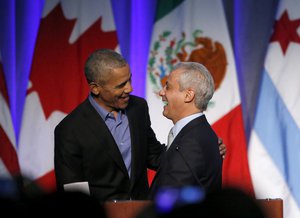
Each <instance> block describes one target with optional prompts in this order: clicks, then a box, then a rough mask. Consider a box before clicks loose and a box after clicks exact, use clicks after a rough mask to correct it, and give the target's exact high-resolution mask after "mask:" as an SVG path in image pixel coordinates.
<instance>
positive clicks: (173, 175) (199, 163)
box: [150, 62, 222, 198]
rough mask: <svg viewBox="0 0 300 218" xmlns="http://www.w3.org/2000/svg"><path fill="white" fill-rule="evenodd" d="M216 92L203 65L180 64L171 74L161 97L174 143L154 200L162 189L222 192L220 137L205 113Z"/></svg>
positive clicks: (160, 171) (158, 175)
mask: <svg viewBox="0 0 300 218" xmlns="http://www.w3.org/2000/svg"><path fill="white" fill-rule="evenodd" d="M213 93H214V81H213V78H212V76H211V74H210V72H209V71H208V70H207V69H206V68H205V67H204V66H203V65H201V64H199V63H194V62H182V63H179V64H178V65H177V66H175V68H174V70H173V71H172V72H171V74H170V75H169V77H168V80H167V82H166V85H165V86H164V87H163V89H162V90H161V91H160V93H159V94H160V96H161V97H162V100H163V102H164V104H165V106H164V110H163V115H164V116H165V117H167V118H168V119H170V120H172V121H173V123H174V127H173V128H172V129H171V135H173V141H172V142H171V143H170V145H168V146H169V147H168V148H167V151H166V152H165V153H164V155H163V157H162V159H161V163H160V166H159V169H158V171H157V173H156V176H155V177H154V180H153V182H152V186H151V195H150V198H153V196H154V195H155V193H156V191H157V190H158V189H159V188H161V187H169V186H171V187H183V186H200V187H202V188H204V190H205V191H206V192H211V191H215V190H220V189H221V186H222V158H221V156H220V155H219V149H218V137H217V135H216V134H215V132H214V131H213V129H212V128H211V126H210V124H209V123H208V122H207V120H206V117H205V115H204V114H203V112H204V111H205V110H206V108H207V105H208V102H209V100H210V99H211V98H212V96H213ZM168 144H169V143H168Z"/></svg>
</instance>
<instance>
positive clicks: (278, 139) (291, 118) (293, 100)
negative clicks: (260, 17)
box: [248, 0, 300, 218]
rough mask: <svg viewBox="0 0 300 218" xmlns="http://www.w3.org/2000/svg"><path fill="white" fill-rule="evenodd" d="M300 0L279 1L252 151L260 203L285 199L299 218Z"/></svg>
mask: <svg viewBox="0 0 300 218" xmlns="http://www.w3.org/2000/svg"><path fill="white" fill-rule="evenodd" d="M299 57H300V1H297V0H284V1H282V2H280V4H279V8H278V13H277V17H276V21H275V23H274V29H273V33H272V36H271V39H270V43H269V47H268V52H267V56H266V59H265V64H264V71H263V73H262V82H261V88H260V94H259V96H258V103H257V108H256V116H255V121H254V127H253V131H252V133H251V138H250V146H249V153H248V154H249V165H250V172H251V176H252V180H253V186H254V190H255V195H256V197H257V198H281V199H283V209H284V210H283V211H284V217H285V218H295V217H300V113H299V112H300V100H299V98H300V86H299V81H300V61H299V60H300V59H299Z"/></svg>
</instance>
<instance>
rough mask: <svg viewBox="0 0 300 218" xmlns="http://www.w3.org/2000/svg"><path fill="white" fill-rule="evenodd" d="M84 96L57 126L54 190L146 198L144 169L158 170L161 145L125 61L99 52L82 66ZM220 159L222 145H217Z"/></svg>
mask: <svg viewBox="0 0 300 218" xmlns="http://www.w3.org/2000/svg"><path fill="white" fill-rule="evenodd" d="M85 76H86V79H87V82H88V84H89V87H90V95H89V96H88V98H87V99H86V100H85V101H84V102H83V103H81V104H80V105H79V106H78V107H77V108H75V109H74V110H73V111H72V112H71V113H70V114H69V115H67V116H66V117H65V118H64V119H63V120H62V121H61V122H60V123H59V124H58V125H57V127H56V128H55V152H54V155H55V156H54V167H55V175H56V182H57V188H58V189H59V190H63V189H64V187H67V186H68V185H70V184H75V185H76V184H77V183H78V182H84V183H85V184H88V188H89V192H90V194H91V195H92V196H94V197H96V198H97V199H98V200H99V201H107V200H129V199H136V200H139V199H146V198H147V195H148V192H149V184H148V179H147V168H149V169H153V170H156V169H157V167H158V165H159V161H160V157H161V154H162V153H163V151H164V145H161V144H160V142H158V141H157V139H156V137H155V134H154V132H153V130H152V128H151V123H150V118H149V113H148V105H147V103H146V101H145V100H144V99H142V98H140V97H137V96H133V95H130V93H131V92H132V86H131V73H130V69H129V66H128V63H127V62H126V60H125V59H124V58H123V57H122V56H121V55H120V54H118V53H116V52H115V51H112V50H107V49H101V50H97V51H95V52H94V53H92V54H91V55H90V57H89V58H88V60H87V61H86V64H85ZM220 148H221V151H220V154H221V155H224V154H225V152H226V147H225V145H224V144H222V145H221V146H220Z"/></svg>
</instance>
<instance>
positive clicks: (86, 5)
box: [18, 0, 118, 191]
mask: <svg viewBox="0 0 300 218" xmlns="http://www.w3.org/2000/svg"><path fill="white" fill-rule="evenodd" d="M117 45H118V40H117V34H116V28H115V25H114V19H113V13H112V8H111V3H110V1H109V0H98V1H67V0H61V1H53V0H47V1H45V5H44V10H43V13H42V18H41V23H40V28H39V32H38V36H37V41H36V45H35V51H34V57H33V62H32V66H31V73H30V82H29V84H28V89H27V95H26V100H25V106H24V112H23V120H22V126H21V132H20V138H19V149H18V157H19V162H20V166H21V171H22V174H23V175H24V176H25V177H26V178H27V179H29V180H32V181H35V182H36V183H37V184H39V185H40V186H41V187H43V188H44V189H45V190H49V191H53V190H55V188H56V187H55V175H54V128H55V126H56V125H57V124H58V123H59V122H60V121H61V120H62V119H63V118H64V117H65V116H66V115H67V114H68V113H69V112H71V110H73V109H74V108H75V107H76V106H77V105H78V104H79V103H81V102H82V101H83V100H84V99H85V98H86V97H87V96H88V93H89V88H88V85H87V82H86V79H85V77H84V71H83V70H84V63H85V61H86V59H87V57H88V55H89V54H90V53H91V52H92V51H94V50H96V49H99V48H104V47H105V48H110V49H116V48H117Z"/></svg>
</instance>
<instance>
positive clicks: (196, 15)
mask: <svg viewBox="0 0 300 218" xmlns="http://www.w3.org/2000/svg"><path fill="white" fill-rule="evenodd" d="M150 50H151V51H150V58H149V62H148V75H147V88H146V95H147V100H148V103H149V110H150V117H151V121H152V126H153V129H154V131H155V132H156V134H157V137H158V138H159V140H160V141H161V142H166V141H167V140H166V137H167V135H168V131H169V129H170V128H171V126H172V125H173V124H172V123H171V121H170V120H167V119H166V118H165V117H163V115H162V108H163V104H162V101H161V98H160V97H159V96H158V91H159V90H160V89H161V88H162V84H163V83H164V81H165V79H166V77H167V76H168V74H169V73H170V71H171V70H172V68H173V66H174V64H176V63H178V62H179V61H194V62H200V63H202V64H204V65H205V66H206V67H207V68H208V69H209V70H210V72H211V73H212V75H213V77H214V81H215V94H214V96H213V98H212V100H211V101H210V104H209V106H208V109H207V111H205V114H206V116H207V118H208V120H209V122H210V124H211V125H212V127H213V128H214V130H215V131H216V133H217V135H218V136H219V137H221V138H222V139H223V141H224V143H225V145H226V146H227V155H226V158H225V160H224V162H223V185H224V186H235V187H238V188H241V189H242V190H244V191H245V192H247V193H249V194H251V195H253V194H254V192H253V187H252V181H251V177H250V173H249V167H248V159H247V146H246V139H245V133H244V126H243V119H242V108H241V100H240V93H239V88H238V79H237V72H236V68H235V60H234V56H233V52H232V46H231V42H230V38H229V33H228V30H227V25H226V18H225V14H224V9H223V5H222V1H221V0H202V1H197V0H184V1H176V3H175V1H159V2H158V9H157V16H156V22H155V26H154V30H153V35H152V43H151V48H150ZM199 134H201V133H199Z"/></svg>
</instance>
